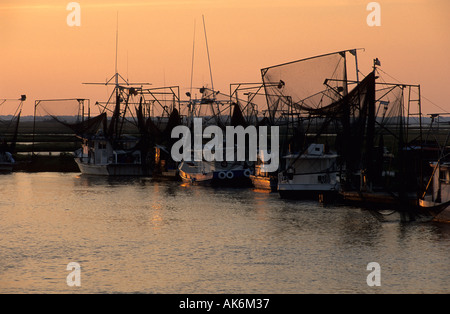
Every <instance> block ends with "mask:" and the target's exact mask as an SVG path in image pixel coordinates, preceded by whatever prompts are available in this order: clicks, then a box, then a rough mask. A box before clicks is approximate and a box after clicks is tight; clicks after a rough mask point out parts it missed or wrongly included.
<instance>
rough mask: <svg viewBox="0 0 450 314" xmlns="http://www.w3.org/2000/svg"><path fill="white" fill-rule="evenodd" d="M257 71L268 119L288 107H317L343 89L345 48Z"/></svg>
mask: <svg viewBox="0 0 450 314" xmlns="http://www.w3.org/2000/svg"><path fill="white" fill-rule="evenodd" d="M261 75H262V80H263V83H264V88H265V93H266V97H267V105H268V113H269V118H270V120H271V122H272V123H277V122H279V121H280V118H282V116H283V114H286V113H287V112H289V111H290V110H291V109H297V110H300V109H303V108H305V109H319V108H322V107H326V106H328V105H330V104H332V103H334V102H336V101H337V100H339V99H340V98H342V97H343V96H344V95H345V94H346V93H347V87H346V86H347V85H346V64H345V52H337V53H331V54H327V55H322V56H317V57H312V58H308V59H302V60H298V61H294V62H289V63H285V64H281V65H276V66H272V67H269V68H264V69H262V70H261Z"/></svg>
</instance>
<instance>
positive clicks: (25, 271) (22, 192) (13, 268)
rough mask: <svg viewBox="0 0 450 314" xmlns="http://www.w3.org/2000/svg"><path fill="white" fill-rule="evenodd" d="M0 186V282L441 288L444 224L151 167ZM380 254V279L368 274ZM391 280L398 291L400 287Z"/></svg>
mask: <svg viewBox="0 0 450 314" xmlns="http://www.w3.org/2000/svg"><path fill="white" fill-rule="evenodd" d="M1 179H2V183H3V184H2V185H1V186H0V190H1V192H2V196H3V198H2V200H0V218H1V219H0V230H2V237H1V239H0V255H1V256H2V258H1V259H0V272H1V276H0V292H4V293H5V292H13V293H14V292H19V293H21V292H30V291H33V292H69V293H72V292H73V290H71V289H70V288H69V287H68V286H67V285H66V284H65V277H66V276H67V273H66V271H65V266H66V265H67V263H68V262H70V261H75V262H78V263H80V264H81V266H82V269H83V280H82V282H83V284H82V287H81V289H79V290H77V291H79V292H84V293H93V292H94V293H95V292H144V293H146V292H151V293H335V292H343V293H347V292H356V293H372V292H375V293H378V292H381V293H398V292H405V293H409V292H412V293H414V292H427V293H448V292H449V291H450V290H449V288H448V283H449V282H450V271H449V270H450V269H449V265H450V263H449V262H450V257H449V255H448V252H449V247H450V239H449V238H450V225H446V224H438V223H425V222H414V223H401V222H400V221H398V220H397V221H395V220H393V221H390V222H380V221H379V220H377V219H376V218H375V217H374V216H373V215H371V213H370V212H368V211H366V210H362V209H360V208H353V207H347V206H323V205H321V204H318V203H317V202H314V201H292V200H282V199H279V197H278V195H277V194H276V193H263V192H260V191H255V190H253V189H251V188H248V189H233V188H225V189H221V188H209V187H201V186H189V185H183V184H182V183H181V182H170V181H161V182H155V181H153V180H151V178H107V177H96V176H84V175H77V174H70V173H67V174H57V173H41V174H26V173H14V174H12V175H10V176H3V177H1ZM369 262H379V263H380V265H381V267H382V269H383V279H382V282H383V284H382V287H381V289H379V290H377V291H374V290H371V288H370V287H368V286H367V284H366V281H365V279H366V276H367V271H366V266H367V264H368V263H369ZM399 287H400V289H401V291H399Z"/></svg>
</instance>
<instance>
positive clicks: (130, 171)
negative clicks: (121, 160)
mask: <svg viewBox="0 0 450 314" xmlns="http://www.w3.org/2000/svg"><path fill="white" fill-rule="evenodd" d="M75 162H76V163H77V165H78V168H79V169H80V172H81V173H82V174H89V175H98V176H141V175H143V171H142V165H140V164H101V165H97V164H88V163H84V162H81V161H80V159H79V158H75Z"/></svg>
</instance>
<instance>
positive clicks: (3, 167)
mask: <svg viewBox="0 0 450 314" xmlns="http://www.w3.org/2000/svg"><path fill="white" fill-rule="evenodd" d="M13 167H14V164H12V163H9V162H1V163H0V173H10V172H12V171H13Z"/></svg>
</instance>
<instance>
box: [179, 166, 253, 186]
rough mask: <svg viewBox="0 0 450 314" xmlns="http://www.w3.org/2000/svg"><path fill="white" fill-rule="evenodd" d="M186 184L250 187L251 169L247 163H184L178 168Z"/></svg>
mask: <svg viewBox="0 0 450 314" xmlns="http://www.w3.org/2000/svg"><path fill="white" fill-rule="evenodd" d="M178 172H179V176H180V178H181V179H182V180H183V182H185V183H190V184H194V185H213V186H234V187H237V186H250V185H251V180H250V176H251V174H252V170H251V167H249V165H248V163H246V162H240V161H235V162H227V161H206V160H201V161H182V162H181V163H180V165H179V167H178Z"/></svg>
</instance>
